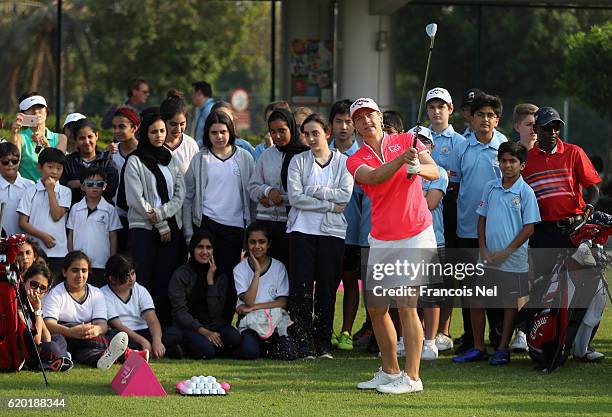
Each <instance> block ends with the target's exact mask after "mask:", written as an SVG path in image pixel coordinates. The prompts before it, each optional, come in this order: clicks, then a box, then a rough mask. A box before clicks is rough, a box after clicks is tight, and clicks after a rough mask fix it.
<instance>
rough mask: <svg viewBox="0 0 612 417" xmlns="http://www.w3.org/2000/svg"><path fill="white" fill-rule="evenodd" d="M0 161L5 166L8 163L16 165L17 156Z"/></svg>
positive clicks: (17, 161)
mask: <svg viewBox="0 0 612 417" xmlns="http://www.w3.org/2000/svg"><path fill="white" fill-rule="evenodd" d="M0 163H2V165H4V166H5V167H7V166H9V165H10V164H13V165H17V164H18V163H19V158H15V159H3V160H1V161H0Z"/></svg>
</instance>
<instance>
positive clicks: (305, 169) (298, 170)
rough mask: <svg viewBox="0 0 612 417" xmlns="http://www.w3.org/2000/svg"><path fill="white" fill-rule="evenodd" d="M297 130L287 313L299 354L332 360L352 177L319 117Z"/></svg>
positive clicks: (290, 185) (291, 166)
mask: <svg viewBox="0 0 612 417" xmlns="http://www.w3.org/2000/svg"><path fill="white" fill-rule="evenodd" d="M301 130H302V133H304V137H305V139H306V143H307V145H308V146H309V147H310V151H307V152H303V153H301V154H299V155H296V156H295V157H294V158H293V159H292V160H291V163H290V164H289V172H288V190H287V191H288V194H289V204H290V205H291V211H290V212H289V218H288V221H287V232H288V233H290V246H289V278H290V285H289V288H290V295H289V310H290V312H291V316H292V318H293V320H294V321H295V325H294V328H293V329H294V332H295V338H296V343H297V345H298V355H299V356H301V357H310V356H312V355H311V351H310V346H311V345H314V348H315V350H316V352H315V353H316V354H317V355H318V356H319V357H322V358H332V355H331V337H332V327H333V320H334V305H335V302H336V288H337V284H336V279H337V277H338V276H339V274H340V270H341V267H342V257H343V253H344V238H345V236H346V227H347V223H346V219H345V218H344V214H343V211H344V208H345V207H346V205H347V203H348V202H349V200H350V199H351V194H352V192H353V178H352V177H351V174H349V172H348V170H347V169H346V159H347V157H346V156H345V155H343V154H342V153H340V151H338V150H334V151H331V150H330V149H329V146H328V144H327V142H328V140H329V137H330V135H331V129H330V127H329V123H328V122H327V120H325V118H323V116H321V115H318V114H312V115H310V116H308V117H307V118H306V120H304V124H302V127H301ZM315 281H316V283H317V284H316V287H315V285H314V282H315ZM313 287H315V288H314V297H313ZM313 298H314V319H313V314H312V313H313Z"/></svg>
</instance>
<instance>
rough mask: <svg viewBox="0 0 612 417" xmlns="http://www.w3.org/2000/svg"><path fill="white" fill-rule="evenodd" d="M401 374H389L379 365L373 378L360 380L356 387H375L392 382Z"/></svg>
mask: <svg viewBox="0 0 612 417" xmlns="http://www.w3.org/2000/svg"><path fill="white" fill-rule="evenodd" d="M401 376H402V373H401V372H400V373H399V374H397V375H389V374H388V373H386V372H384V371H383V370H382V367H381V368H378V371H377V372H376V373H375V374H374V378H372V379H370V380H369V381H365V382H360V383H359V384H357V388H359V389H376V388H377V387H378V386H379V385H384V384H388V383H390V382H393V381H395V380H396V379H398V378H400V377H401Z"/></svg>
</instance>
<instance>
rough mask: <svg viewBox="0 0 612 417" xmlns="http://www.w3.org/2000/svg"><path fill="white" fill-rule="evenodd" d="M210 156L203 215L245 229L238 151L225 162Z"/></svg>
mask: <svg viewBox="0 0 612 417" xmlns="http://www.w3.org/2000/svg"><path fill="white" fill-rule="evenodd" d="M210 154H211V158H210V161H209V164H208V182H207V183H206V188H205V190H204V193H202V214H203V215H205V216H206V217H208V218H209V219H212V220H213V221H215V222H217V223H221V224H223V225H225V226H234V227H244V220H243V215H242V212H243V207H242V180H241V178H240V168H239V167H238V163H237V162H236V151H235V150H234V152H233V153H232V155H231V156H230V157H229V158H227V159H225V160H222V159H220V158H219V157H218V156H216V155H215V154H214V153H212V152H211V153H210Z"/></svg>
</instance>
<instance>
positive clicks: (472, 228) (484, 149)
mask: <svg viewBox="0 0 612 417" xmlns="http://www.w3.org/2000/svg"><path fill="white" fill-rule="evenodd" d="M501 110H502V104H501V100H500V99H499V97H495V96H490V95H488V94H483V95H477V96H476V97H475V98H474V101H473V102H472V107H471V112H472V116H473V122H472V125H473V126H474V129H475V130H474V131H473V132H471V133H470V134H469V135H468V137H467V138H466V141H465V142H462V143H460V144H459V145H458V146H457V147H456V148H455V149H453V151H452V152H451V155H450V158H449V181H450V182H451V184H453V183H454V187H455V189H457V188H458V190H459V191H458V198H457V236H458V238H459V243H460V245H459V247H464V248H476V247H478V242H477V239H478V232H477V230H476V226H477V224H478V215H477V214H476V209H477V208H478V203H479V202H480V196H481V193H482V189H483V188H484V185H485V184H486V183H487V182H488V181H490V180H492V179H499V178H501V171H500V169H499V161H498V159H497V150H498V149H499V145H501V144H502V143H504V142H507V141H508V139H507V138H506V137H505V136H504V135H502V134H501V133H499V132H498V131H496V130H495V128H496V127H497V125H498V124H499V118H500V116H501ZM449 187H450V185H449Z"/></svg>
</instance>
